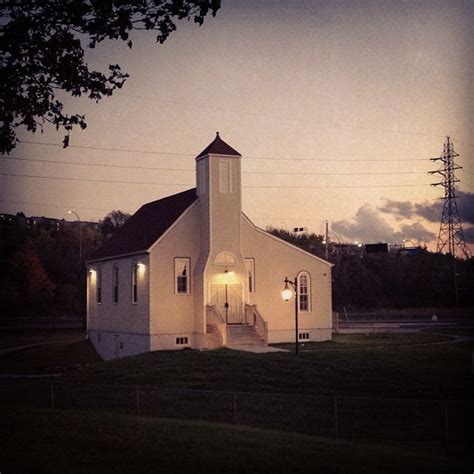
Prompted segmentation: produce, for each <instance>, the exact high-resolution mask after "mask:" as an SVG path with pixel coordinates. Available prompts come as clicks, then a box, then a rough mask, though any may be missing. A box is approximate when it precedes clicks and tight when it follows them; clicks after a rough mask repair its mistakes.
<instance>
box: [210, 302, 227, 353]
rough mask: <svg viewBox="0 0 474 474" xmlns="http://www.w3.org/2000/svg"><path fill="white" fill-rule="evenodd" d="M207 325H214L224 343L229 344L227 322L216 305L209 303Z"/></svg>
mask: <svg viewBox="0 0 474 474" xmlns="http://www.w3.org/2000/svg"><path fill="white" fill-rule="evenodd" d="M206 313H207V314H206V317H207V320H206V325H208V326H214V327H215V328H216V329H217V332H218V334H219V336H220V337H221V339H222V345H223V346H225V345H226V344H227V324H226V322H225V320H224V318H223V317H222V315H221V313H220V312H219V310H218V309H217V308H216V307H215V306H211V305H207V311H206Z"/></svg>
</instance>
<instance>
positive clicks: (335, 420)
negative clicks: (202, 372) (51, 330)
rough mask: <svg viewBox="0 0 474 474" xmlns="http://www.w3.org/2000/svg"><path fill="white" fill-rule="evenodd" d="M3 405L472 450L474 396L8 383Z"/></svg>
mask: <svg viewBox="0 0 474 474" xmlns="http://www.w3.org/2000/svg"><path fill="white" fill-rule="evenodd" d="M0 398H1V401H2V405H3V407H5V406H12V407H13V406H17V407H33V408H53V409H73V410H101V411H113V412H117V413H122V414H129V415H138V416H146V417H161V418H177V419H193V420H202V421H210V422H220V423H232V424H239V425H248V426H255V427H261V428H267V429H275V430H284V431H293V432H300V433H307V434H316V435H322V436H332V437H338V438H344V439H353V440H360V441H369V442H380V443H386V444H400V445H407V444H410V445H411V446H412V447H414V446H416V447H428V448H431V449H433V448H434V449H438V448H441V447H442V448H444V449H447V450H448V452H452V453H456V452H462V451H465V450H466V449H469V445H468V443H469V437H468V436H467V434H468V432H469V431H468V429H469V426H468V420H470V419H472V403H471V402H470V401H467V400H420V399H416V400H415V399H382V398H358V397H345V396H334V397H328V396H321V397H320V396H313V395H288V394H274V393H247V392H228V391H209V390H189V389H168V388H154V387H153V388H151V387H133V386H123V385H86V384H71V383H62V382H56V383H43V382H39V383H38V382H20V381H11V382H4V383H2V385H0Z"/></svg>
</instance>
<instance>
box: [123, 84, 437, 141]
mask: <svg viewBox="0 0 474 474" xmlns="http://www.w3.org/2000/svg"><path fill="white" fill-rule="evenodd" d="M122 95H123V96H125V97H131V98H134V99H143V100H153V101H157V102H163V103H168V104H172V105H184V106H187V107H195V108H199V109H207V110H213V111H216V112H230V113H235V114H242V115H250V116H255V117H265V118H271V119H277V120H285V121H290V122H304V123H317V124H319V125H322V126H324V127H328V128H336V129H341V128H348V129H355V130H365V131H372V132H384V133H397V134H402V135H418V136H424V137H433V138H440V137H444V135H438V134H432V133H423V132H415V131H410V130H394V129H388V128H376V127H363V126H358V125H340V124H337V123H328V122H322V121H319V120H314V119H301V118H296V117H285V116H282V115H272V114H264V113H261V112H246V111H243V110H235V109H229V108H226V107H213V106H209V105H198V104H192V103H190V102H179V101H172V100H166V99H160V98H158V97H146V96H142V95H135V94H125V93H124V94H122Z"/></svg>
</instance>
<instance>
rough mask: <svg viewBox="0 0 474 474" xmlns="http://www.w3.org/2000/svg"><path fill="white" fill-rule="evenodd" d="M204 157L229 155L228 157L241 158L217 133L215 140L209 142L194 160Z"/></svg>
mask: <svg viewBox="0 0 474 474" xmlns="http://www.w3.org/2000/svg"><path fill="white" fill-rule="evenodd" d="M206 155H229V156H242V155H241V154H240V153H239V152H238V151H237V150H234V149H233V148H232V147H231V146H230V145H228V144H227V143H226V142H225V141H224V140H222V138H221V137H220V136H219V132H216V138H214V141H213V142H211V143H210V144H209V145H208V146H207V147H206V148H204V150H202V151H201V153H199V155H198V156H197V157H196V160H197V159H199V158H201V157H203V156H206Z"/></svg>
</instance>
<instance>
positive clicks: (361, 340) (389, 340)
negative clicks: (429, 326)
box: [272, 332, 452, 351]
mask: <svg viewBox="0 0 474 474" xmlns="http://www.w3.org/2000/svg"><path fill="white" fill-rule="evenodd" d="M450 340H452V338H451V337H449V336H439V335H437V334H425V333H423V334H420V333H394V332H373V333H370V332H369V333H359V334H333V338H332V341H326V342H306V343H300V344H299V346H300V350H302V351H326V350H344V351H345V350H348V349H356V348H362V347H364V348H374V347H393V346H410V345H416V344H429V343H433V342H444V341H450ZM272 345H273V346H275V347H280V348H282V349H287V350H290V351H291V350H294V346H295V344H294V343H285V344H272Z"/></svg>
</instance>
